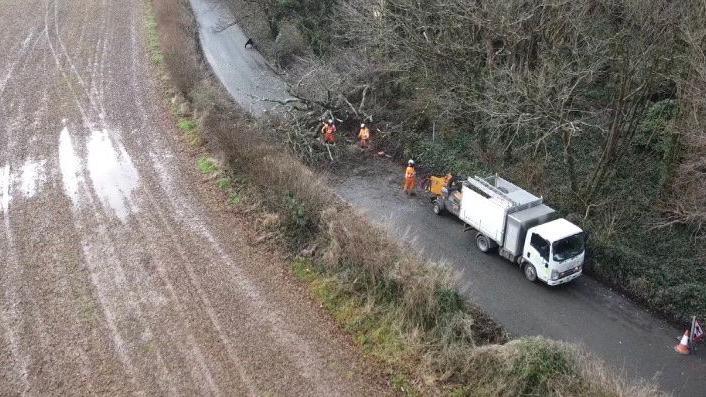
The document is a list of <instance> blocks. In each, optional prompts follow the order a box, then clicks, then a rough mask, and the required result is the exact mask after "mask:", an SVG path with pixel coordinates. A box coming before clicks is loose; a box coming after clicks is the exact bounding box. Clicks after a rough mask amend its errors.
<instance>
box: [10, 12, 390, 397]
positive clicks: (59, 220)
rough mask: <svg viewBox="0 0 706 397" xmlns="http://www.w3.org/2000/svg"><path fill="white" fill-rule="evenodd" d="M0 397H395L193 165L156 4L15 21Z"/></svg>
mask: <svg viewBox="0 0 706 397" xmlns="http://www.w3.org/2000/svg"><path fill="white" fill-rule="evenodd" d="M0 22H1V23H0V37H2V41H0V53H2V54H3V57H2V59H0V142H2V143H1V144H0V204H1V206H0V208H1V210H2V226H0V229H1V230H0V395H15V394H22V393H29V394H34V395H46V394H66V393H71V394H77V393H80V394H85V393H91V394H94V393H109V394H128V393H144V394H148V395H154V394H214V395H219V394H236V395H244V394H246V395H262V394H315V395H332V394H334V395H335V394H345V395H348V394H353V395H363V394H365V395H369V394H371V393H374V392H376V391H379V389H378V386H377V385H376V384H372V385H371V383H372V382H371V381H368V379H371V377H370V376H369V374H368V373H367V370H366V369H365V368H366V364H365V362H363V361H362V360H361V358H360V357H359V356H358V355H357V354H356V353H355V351H354V349H351V348H350V342H349V341H348V340H347V339H346V338H345V337H344V336H342V335H341V334H340V333H339V331H337V330H336V328H335V326H334V325H333V324H332V323H331V322H330V321H328V320H326V318H325V317H324V316H322V315H321V313H320V311H319V308H318V307H317V306H316V305H315V304H313V303H312V302H311V301H310V300H309V299H308V298H307V293H306V292H305V291H300V290H299V289H298V287H296V284H294V283H292V282H290V280H289V279H288V275H287V274H288V273H287V271H285V270H284V269H285V268H286V262H285V261H283V260H282V258H280V257H278V256H276V255H275V254H268V253H263V252H260V251H258V250H256V249H254V248H252V247H249V246H248V245H247V243H246V242H247V239H246V236H245V233H246V232H245V231H244V229H243V226H242V225H241V224H240V223H239V222H238V220H237V219H235V218H234V217H233V216H231V215H230V214H228V213H227V212H226V211H225V208H223V205H222V203H221V201H222V198H221V197H220V196H219V195H218V194H217V193H215V192H213V191H212V190H211V189H212V186H213V182H212V181H204V180H203V177H202V176H201V175H199V174H198V173H197V171H196V168H195V166H194V161H195V159H194V154H193V153H191V152H190V151H189V150H187V149H185V147H186V145H185V144H184V143H183V142H181V141H180V139H179V138H178V133H177V132H176V131H175V130H174V128H173V120H171V118H170V116H169V113H168V112H167V111H166V109H165V107H164V106H163V105H164V101H163V100H162V98H161V94H160V90H159V88H158V87H157V83H156V79H155V78H154V77H153V76H154V71H152V70H150V63H149V57H148V54H147V52H146V49H145V47H146V45H145V42H146V38H145V34H146V32H145V27H144V26H145V10H144V2H143V1H141V0H130V1H124V2H113V1H107V0H104V1H88V0H75V1H70V2H63V1H58V0H9V2H8V1H5V2H3V5H2V7H0Z"/></svg>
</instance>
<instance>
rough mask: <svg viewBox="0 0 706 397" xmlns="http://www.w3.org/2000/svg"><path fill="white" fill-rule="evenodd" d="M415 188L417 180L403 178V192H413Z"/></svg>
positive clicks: (414, 178)
mask: <svg viewBox="0 0 706 397" xmlns="http://www.w3.org/2000/svg"><path fill="white" fill-rule="evenodd" d="M415 187H417V178H416V177H410V178H404V191H405V192H407V193H410V192H412V191H413V190H414V188H415Z"/></svg>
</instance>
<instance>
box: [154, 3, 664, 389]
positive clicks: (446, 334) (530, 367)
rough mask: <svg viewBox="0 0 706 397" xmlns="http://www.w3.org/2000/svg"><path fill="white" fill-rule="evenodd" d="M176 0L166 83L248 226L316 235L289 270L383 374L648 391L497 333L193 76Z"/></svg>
mask: <svg viewBox="0 0 706 397" xmlns="http://www.w3.org/2000/svg"><path fill="white" fill-rule="evenodd" d="M182 4H183V3H182V2H181V0H179V1H177V0H173V1H169V0H154V5H155V9H156V15H157V22H158V25H159V29H160V32H161V35H162V36H163V37H162V38H161V39H160V43H161V44H162V45H163V46H165V47H164V48H165V50H164V53H165V54H172V56H165V62H166V66H167V68H168V69H169V72H170V75H171V78H172V82H173V84H175V85H176V86H177V87H178V88H179V90H180V91H182V93H183V94H184V96H185V97H186V98H190V99H192V103H193V105H194V108H195V112H196V114H197V115H198V120H199V130H200V131H201V132H202V133H203V134H204V135H205V136H206V137H207V138H208V141H209V142H210V144H211V145H212V150H214V151H218V152H219V153H222V154H223V155H224V157H225V159H226V162H227V163H228V164H230V165H231V167H232V173H233V174H234V175H235V177H236V179H238V180H239V181H240V183H241V184H246V185H247V186H249V188H248V191H249V192H252V193H253V194H255V195H256V197H255V198H251V199H250V200H251V202H252V203H257V204H259V209H257V208H256V209H253V207H252V206H250V207H249V209H248V211H254V215H259V216H256V217H253V222H254V223H258V219H259V220H261V222H259V223H258V225H256V226H257V227H260V228H264V229H267V228H277V229H279V230H278V235H279V236H281V237H280V238H282V239H284V241H286V242H287V243H288V244H289V246H290V248H292V249H295V250H297V251H294V252H299V250H300V249H302V248H305V247H318V249H315V250H313V252H312V257H311V259H310V260H308V261H305V262H301V261H298V262H297V263H299V265H298V266H295V273H297V274H298V275H299V276H300V277H302V278H303V279H304V280H305V281H306V282H309V283H310V285H311V286H312V290H313V291H314V292H315V294H316V295H317V296H318V297H319V299H321V300H322V303H324V304H325V305H326V307H327V308H328V309H329V310H330V311H331V312H332V313H333V314H334V316H335V318H336V319H337V320H338V321H339V322H340V323H341V324H342V325H344V327H345V328H346V329H348V330H349V331H350V332H352V333H353V334H354V335H355V336H356V338H357V340H358V341H359V342H360V343H361V346H363V348H364V349H366V351H368V352H369V353H370V354H371V355H372V356H373V357H375V358H376V359H377V360H379V361H380V362H382V363H383V365H384V366H385V368H386V370H387V371H388V372H389V374H390V377H391V379H392V382H393V384H395V385H399V386H400V387H403V385H404V387H405V389H406V390H408V387H409V384H412V385H414V388H415V389H417V390H419V391H423V392H433V393H439V392H442V391H447V392H449V391H450V392H452V393H453V394H456V395H507V396H510V395H523V394H524V395H596V396H603V395H615V396H619V395H656V394H658V393H657V392H656V391H655V390H654V389H653V388H652V387H649V386H642V385H637V386H634V385H630V384H629V383H627V382H625V381H623V380H622V379H623V378H622V377H619V376H614V375H613V374H612V373H611V372H608V371H607V370H606V369H605V367H604V366H603V365H602V364H601V363H598V362H596V361H595V360H594V359H592V358H590V357H588V356H586V355H585V354H584V353H580V352H578V351H577V350H576V349H574V348H572V347H570V346H567V345H564V344H560V343H557V342H552V341H548V340H544V339H538V338H535V339H521V340H515V341H511V342H509V343H505V342H506V336H505V333H504V332H503V330H502V329H501V328H500V326H499V325H498V324H497V323H495V322H494V321H493V320H492V319H491V318H489V317H488V316H487V315H486V314H484V313H483V312H482V311H480V310H478V309H477V308H475V307H474V306H473V305H471V304H470V303H468V302H467V301H466V300H465V299H463V298H462V297H461V295H460V294H459V292H458V289H457V288H456V282H455V281H456V280H455V276H454V275H453V274H451V273H450V272H449V271H448V270H446V269H445V268H442V267H440V266H437V265H435V264H431V263H424V262H422V261H421V260H420V259H419V258H417V257H416V256H414V255H410V254H408V253H407V250H405V249H404V247H401V246H400V245H399V244H398V242H396V241H394V240H392V239H391V238H390V237H389V236H388V235H387V234H385V233H384V232H382V231H381V230H380V229H379V228H377V227H374V226H372V225H371V224H369V223H368V222H367V221H366V220H365V219H364V218H363V217H362V216H361V215H360V214H358V213H356V212H355V211H354V210H353V209H351V208H350V207H349V206H347V205H345V204H343V203H342V202H341V201H340V200H338V199H337V198H336V196H335V195H334V194H333V192H332V191H331V190H330V189H329V188H328V187H327V186H326V183H325V181H324V180H323V179H322V178H321V177H319V176H318V175H316V174H315V173H313V172H312V171H311V170H310V169H309V168H307V167H306V166H304V165H303V164H302V163H301V162H300V161H299V160H298V159H297V158H296V157H295V156H293V155H292V154H290V151H289V150H288V149H287V148H285V147H282V146H278V145H277V144H274V143H272V142H271V141H269V140H267V139H266V138H265V137H266V136H267V134H266V132H265V131H267V130H268V129H270V125H268V123H267V122H266V121H261V122H254V121H252V120H249V119H248V118H247V117H245V116H243V114H242V113H241V111H240V110H239V109H238V108H237V107H236V106H234V105H233V104H232V103H230V101H228V100H227V99H225V98H227V95H226V94H225V92H224V91H223V90H222V89H221V88H220V87H219V86H218V85H217V84H216V83H215V82H213V81H212V80H211V79H209V78H202V74H201V73H200V71H199V70H200V63H198V62H196V59H198V53H197V52H196V45H195V44H193V43H191V42H179V41H178V39H177V38H181V39H184V40H186V39H187V38H189V40H192V41H193V36H190V33H189V32H190V31H191V30H190V26H187V25H185V24H186V23H187V22H188V21H189V20H190V17H187V16H179V15H176V14H174V12H176V11H175V10H179V11H178V12H184V10H183V9H182V8H179V7H174V6H175V5H182ZM170 59H172V60H173V59H183V60H190V61H191V62H196V63H195V64H194V65H186V64H185V62H186V61H184V62H182V61H178V62H176V61H170ZM264 208H267V210H266V211H265V210H264ZM270 219H276V221H274V222H270V221H268V220H270ZM302 263H304V265H303V266H302V265H301V264H302ZM400 376H401V377H400ZM407 380H408V381H407Z"/></svg>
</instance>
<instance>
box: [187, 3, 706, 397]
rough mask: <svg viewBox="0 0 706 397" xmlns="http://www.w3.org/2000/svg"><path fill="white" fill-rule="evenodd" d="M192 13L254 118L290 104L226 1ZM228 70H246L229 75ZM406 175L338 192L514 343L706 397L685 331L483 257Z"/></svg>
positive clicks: (369, 172) (376, 166)
mask: <svg viewBox="0 0 706 397" xmlns="http://www.w3.org/2000/svg"><path fill="white" fill-rule="evenodd" d="M191 3H192V6H193V7H194V8H195V10H196V15H197V18H198V21H199V23H200V32H201V41H202V46H203V48H204V49H205V51H206V53H207V54H209V53H211V54H216V55H211V56H209V57H208V60H209V62H211V66H212V67H213V69H214V71H215V72H216V74H217V75H218V77H219V78H220V79H221V81H222V82H223V84H224V85H225V86H226V87H227V88H228V90H229V92H231V94H234V98H235V99H236V100H237V101H238V102H239V103H241V104H242V105H244V106H245V107H246V108H247V107H250V106H251V105H252V98H263V97H265V96H266V95H270V94H271V95H274V97H275V98H282V97H284V96H286V94H285V92H284V91H279V92H274V93H272V89H273V88H276V89H281V88H282V87H283V86H282V85H281V84H277V85H272V84H269V82H271V81H272V79H276V78H277V76H276V75H275V74H274V73H273V72H272V71H271V70H270V69H269V68H267V66H266V65H265V64H264V62H263V61H262V57H261V55H260V54H257V53H255V52H253V51H252V50H244V49H243V47H242V46H241V45H240V42H242V43H243V44H244V42H245V41H244V40H245V38H244V36H243V35H242V31H241V30H240V29H239V28H237V26H232V27H230V28H229V29H226V30H223V31H217V29H214V24H215V23H218V22H217V21H233V20H234V18H233V17H232V16H231V15H230V11H229V10H228V9H227V8H226V7H223V6H221V4H222V1H220V0H191ZM234 43H235V44H234ZM214 62H215V63H214ZM224 65H229V67H237V68H238V70H237V71H232V70H231V71H229V72H228V73H222V72H221V71H222V70H223V66H224ZM246 82H247V83H246ZM252 82H256V83H255V84H253V83H252ZM257 82H260V83H257ZM264 83H267V84H268V90H267V91H262V92H261V91H259V88H258V87H260V86H261V85H262V84H264ZM248 90H254V91H252V92H248ZM402 175H403V169H402V168H401V167H399V166H397V165H395V164H392V163H390V162H388V161H381V160H377V159H373V158H370V159H369V161H368V162H367V164H365V165H363V166H361V167H359V168H358V169H356V170H352V172H351V173H350V174H349V175H347V176H344V177H336V178H334V181H333V183H334V185H335V188H336V190H337V191H338V193H339V195H340V196H341V197H342V198H343V199H344V200H346V201H347V202H349V203H350V204H352V205H353V206H354V207H356V208H358V209H359V210H360V211H362V212H363V213H365V214H366V215H367V216H368V218H369V219H370V220H372V221H373V222H375V223H377V224H379V225H382V226H383V227H384V228H386V229H387V230H389V231H390V232H391V233H392V234H393V235H395V236H397V237H399V238H401V239H404V240H405V241H407V242H409V243H410V244H411V245H412V246H413V247H415V248H416V249H418V250H419V252H420V253H421V254H422V255H423V256H425V257H427V258H430V259H432V260H436V261H440V262H444V263H447V264H448V266H452V267H453V268H454V269H456V270H458V271H459V272H460V274H461V284H462V285H463V288H464V292H465V294H466V296H468V297H469V299H471V300H472V301H473V302H475V303H477V304H479V305H480V306H481V307H482V308H484V309H485V310H486V311H487V312H489V313H490V314H491V315H493V316H494V317H495V318H496V319H497V320H499V321H500V322H501V323H502V324H503V326H504V327H505V328H506V329H507V330H508V331H509V332H510V333H511V334H512V335H514V336H524V335H543V336H546V337H549V338H553V339H558V340H562V341H567V342H572V343H577V344H580V345H582V346H584V347H585V348H587V350H589V351H591V352H592V353H594V354H595V355H596V356H598V357H599V358H601V359H603V360H605V361H606V362H607V363H608V364H609V365H610V366H611V367H612V368H614V369H616V370H619V371H622V372H624V373H626V374H627V375H628V376H630V377H631V378H633V379H635V378H643V379H648V380H655V381H656V382H657V383H658V384H659V385H660V386H661V387H662V388H663V389H664V390H667V391H670V392H673V393H674V394H676V395H684V396H698V395H706V360H704V353H703V352H699V353H697V354H695V355H691V356H687V357H684V356H680V355H678V354H677V353H675V352H674V350H673V347H674V345H675V344H676V343H677V340H676V339H677V338H678V337H680V336H681V334H682V333H683V332H684V330H683V329H678V328H674V327H673V326H671V325H669V324H667V323H666V322H664V321H662V320H659V319H658V318H656V317H654V316H652V315H651V314H649V313H648V312H646V311H644V310H642V309H640V308H639V307H637V306H636V305H634V304H633V303H631V302H630V301H629V300H627V299H625V298H624V297H622V296H620V295H618V294H616V293H614V292H612V291H611V290H609V289H608V288H606V287H604V286H602V285H600V284H599V283H597V282H596V281H595V280H593V279H591V278H589V277H586V276H583V277H581V278H579V279H578V280H576V281H575V282H573V283H571V284H569V285H565V286H560V287H556V288H549V287H547V286H543V285H539V284H531V283H529V282H527V281H526V280H525V279H524V276H523V274H522V272H520V271H519V270H518V269H517V268H516V267H515V266H513V265H512V264H510V263H509V262H507V261H505V260H503V259H501V258H499V257H497V256H494V255H484V254H481V253H479V252H478V251H476V249H475V248H474V245H473V243H472V240H471V238H470V236H469V235H468V234H464V233H463V231H462V229H463V227H462V225H461V224H460V222H459V221H458V220H454V219H452V218H451V217H438V216H436V215H434V214H433V213H432V212H431V207H430V206H429V204H428V202H427V201H426V200H425V199H423V198H421V197H417V198H412V199H410V198H408V197H406V196H404V195H403V194H402V193H401V182H402Z"/></svg>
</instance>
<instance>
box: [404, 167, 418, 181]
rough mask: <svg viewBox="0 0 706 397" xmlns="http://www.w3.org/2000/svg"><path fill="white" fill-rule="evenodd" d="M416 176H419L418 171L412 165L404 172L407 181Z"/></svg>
mask: <svg viewBox="0 0 706 397" xmlns="http://www.w3.org/2000/svg"><path fill="white" fill-rule="evenodd" d="M415 176H417V170H415V169H414V167H412V166H411V165H410V166H407V169H406V170H405V172H404V177H405V179H412V178H414V177H415Z"/></svg>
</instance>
